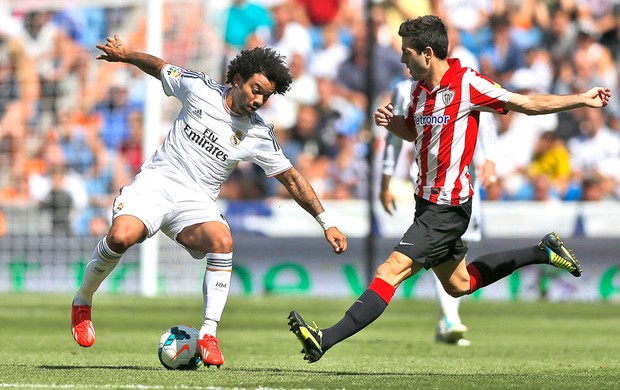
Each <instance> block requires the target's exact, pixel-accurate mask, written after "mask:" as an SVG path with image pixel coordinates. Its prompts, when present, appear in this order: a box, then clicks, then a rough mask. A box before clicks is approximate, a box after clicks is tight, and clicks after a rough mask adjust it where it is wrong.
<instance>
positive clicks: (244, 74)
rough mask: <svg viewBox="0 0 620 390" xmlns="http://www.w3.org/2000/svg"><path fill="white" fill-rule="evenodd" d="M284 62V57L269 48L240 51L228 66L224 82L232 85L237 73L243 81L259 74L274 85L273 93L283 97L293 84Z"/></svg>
mask: <svg viewBox="0 0 620 390" xmlns="http://www.w3.org/2000/svg"><path fill="white" fill-rule="evenodd" d="M284 60H285V57H283V56H281V55H280V54H278V52H276V51H275V50H274V49H272V48H270V47H256V48H254V49H251V50H242V51H241V53H239V54H238V55H237V56H236V57H235V58H233V59H232V61H230V64H228V71H227V72H226V82H227V83H228V84H232V82H233V78H234V77H235V75H236V74H237V73H238V74H239V75H240V76H241V78H243V81H246V80H247V79H249V78H250V77H252V76H253V75H255V74H257V73H260V74H263V75H265V77H267V79H268V80H269V81H272V82H274V83H275V84H276V90H275V93H277V94H280V95H283V94H284V93H285V92H286V91H288V90H289V89H290V88H291V83H292V82H293V76H291V73H290V72H289V69H288V67H287V66H286V65H285V62H284Z"/></svg>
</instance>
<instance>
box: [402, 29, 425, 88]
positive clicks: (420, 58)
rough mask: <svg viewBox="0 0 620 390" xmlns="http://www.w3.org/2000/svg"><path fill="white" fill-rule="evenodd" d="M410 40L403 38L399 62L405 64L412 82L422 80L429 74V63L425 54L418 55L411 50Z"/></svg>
mask: <svg viewBox="0 0 620 390" xmlns="http://www.w3.org/2000/svg"><path fill="white" fill-rule="evenodd" d="M411 46H412V45H411V38H409V37H403V39H402V45H401V51H402V53H401V56H400V62H402V63H403V64H405V66H406V67H407V69H409V73H410V74H411V77H412V78H413V79H414V80H418V81H420V80H424V79H425V76H426V75H427V74H429V61H428V58H427V57H426V53H424V52H422V53H418V52H416V51H415V50H414V49H412V48H411Z"/></svg>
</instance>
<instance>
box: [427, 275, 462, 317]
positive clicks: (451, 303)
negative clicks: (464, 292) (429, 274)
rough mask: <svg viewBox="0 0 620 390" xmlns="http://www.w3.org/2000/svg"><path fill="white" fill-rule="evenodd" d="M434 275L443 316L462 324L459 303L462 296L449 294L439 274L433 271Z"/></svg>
mask: <svg viewBox="0 0 620 390" xmlns="http://www.w3.org/2000/svg"><path fill="white" fill-rule="evenodd" d="M433 277H434V278H435V291H436V292H437V299H438V300H439V306H440V307H441V314H442V317H444V318H445V319H446V321H448V322H449V323H451V324H460V323H461V317H460V316H459V305H460V303H461V298H455V297H453V296H451V295H449V294H448V293H447V292H446V290H444V288H443V286H442V285H441V282H440V281H439V279H438V278H437V275H435V274H434V273H433Z"/></svg>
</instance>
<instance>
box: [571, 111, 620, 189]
mask: <svg viewBox="0 0 620 390" xmlns="http://www.w3.org/2000/svg"><path fill="white" fill-rule="evenodd" d="M580 129H581V134H580V135H579V136H576V137H573V138H571V139H570V140H569V141H568V148H569V150H570V153H571V168H572V172H573V178H574V179H575V180H577V181H579V182H582V181H583V180H585V178H587V177H590V176H600V177H601V179H602V182H604V183H606V186H605V190H606V193H605V196H606V197H613V196H615V194H614V191H615V188H614V187H615V185H614V182H616V181H617V175H618V174H617V172H614V171H615V170H616V169H617V168H618V167H620V139H619V138H618V137H617V136H615V135H614V134H613V133H612V132H611V130H610V129H609V127H608V126H607V124H606V117H605V113H604V111H602V110H587V111H586V121H585V122H583V123H581V126H580Z"/></svg>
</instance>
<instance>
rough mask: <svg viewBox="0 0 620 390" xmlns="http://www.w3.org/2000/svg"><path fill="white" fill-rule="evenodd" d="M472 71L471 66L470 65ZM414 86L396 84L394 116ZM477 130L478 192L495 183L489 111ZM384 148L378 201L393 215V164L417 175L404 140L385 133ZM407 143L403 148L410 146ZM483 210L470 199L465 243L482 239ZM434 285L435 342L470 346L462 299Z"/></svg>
mask: <svg viewBox="0 0 620 390" xmlns="http://www.w3.org/2000/svg"><path fill="white" fill-rule="evenodd" d="M472 68H473V66H472ZM412 85H413V80H412V79H407V80H403V81H401V82H400V83H398V84H397V85H396V87H395V88H394V91H393V93H392V105H393V107H394V110H393V113H394V115H403V114H404V113H405V112H406V110H407V106H408V105H409V100H410V97H411V87H412ZM479 128H480V129H479V131H478V143H477V145H476V150H475V152H474V161H473V162H474V164H473V165H474V168H473V169H472V170H471V174H472V176H474V175H476V176H478V175H479V177H476V179H475V180H474V179H473V178H472V183H473V186H474V191H475V192H478V191H479V189H480V183H481V182H482V183H483V185H487V184H488V183H490V182H491V181H493V180H495V162H494V161H495V157H494V156H495V148H494V146H495V140H496V136H497V128H496V123H495V118H493V114H492V113H489V112H481V113H480V126H479ZM385 144H386V145H385V149H384V151H383V161H382V166H381V184H380V186H381V187H380V192H379V198H380V200H381V204H382V206H383V208H384V210H385V211H386V212H387V213H388V214H390V215H392V213H393V212H394V211H396V201H395V199H394V194H393V193H392V191H391V190H390V182H391V179H392V176H393V175H394V171H395V168H396V164H397V162H398V160H399V158H400V156H403V157H405V160H406V161H407V162H408V165H409V166H410V169H409V175H410V177H411V179H412V180H413V181H415V180H416V178H417V176H418V166H417V165H416V164H414V163H413V161H410V157H411V151H410V150H409V149H408V148H406V147H405V148H403V140H402V139H401V138H398V137H396V136H395V135H393V134H392V133H389V132H388V134H387V136H386V141H385ZM410 145H411V144H407V145H405V146H410ZM481 223H482V211H481V205H480V197H474V198H473V199H472V213H471V219H470V220H469V226H468V227H467V231H466V232H465V233H464V234H463V236H462V237H461V238H462V239H463V240H464V241H466V242H468V241H480V240H481V239H482V232H481V230H482V228H481ZM433 282H434V286H435V294H436V296H437V299H438V300H439V307H440V309H441V316H440V318H439V322H438V324H437V330H436V333H435V339H436V340H437V341H439V342H444V343H447V344H454V345H458V346H469V345H470V344H471V342H470V341H469V340H468V339H466V338H465V332H467V327H466V326H465V325H464V324H463V322H462V321H461V316H460V315H459V306H460V303H461V298H455V297H452V296H450V295H449V294H448V293H447V292H446V291H445V290H444V288H443V286H442V285H441V282H440V281H439V279H438V278H437V276H436V275H435V274H433Z"/></svg>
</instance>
